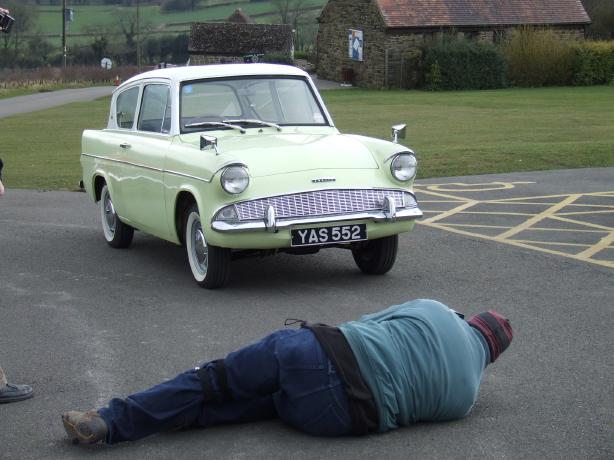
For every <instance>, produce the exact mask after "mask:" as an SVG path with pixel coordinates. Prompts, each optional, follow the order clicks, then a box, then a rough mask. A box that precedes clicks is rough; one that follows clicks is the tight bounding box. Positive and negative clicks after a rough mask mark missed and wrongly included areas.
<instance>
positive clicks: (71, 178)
mask: <svg viewBox="0 0 614 460" xmlns="http://www.w3.org/2000/svg"><path fill="white" fill-rule="evenodd" d="M323 97H324V99H325V101H326V104H327V106H328V108H329V110H330V112H331V114H332V115H333V118H334V120H335V122H336V124H337V127H338V128H339V129H340V130H341V131H342V132H346V133H360V134H366V135H370V136H375V137H380V138H389V137H390V126H391V125H392V124H396V123H399V122H406V123H407V124H408V137H407V139H405V142H404V143H405V144H406V145H409V146H411V147H412V148H414V149H415V151H416V153H417V156H418V160H419V177H422V178H426V177H437V176H455V175H465V174H485V173H498V172H512V171H527V170H539V169H557V168H583V167H596V166H614V111H613V110H612V101H613V100H614V86H600V87H586V88H584V87H576V88H543V89H506V90H493V91H459V92H437V93H432V92H422V91H367V90H358V89H353V90H348V91H337V90H333V91H324V92H323ZM108 105H109V101H108V98H105V99H103V100H99V101H95V102H87V103H76V104H71V105H68V106H64V107H59V108H55V109H50V110H45V111H41V112H37V113H31V114H25V115H18V116H14V117H9V118H4V119H0V132H1V133H2V153H1V155H2V157H3V159H4V162H5V165H6V168H5V173H4V178H5V185H6V186H7V187H9V188H10V187H18V188H33V189H45V190H49V189H51V190H57V189H74V188H75V186H76V184H77V182H78V181H79V179H80V175H81V171H80V165H79V153H80V148H81V146H80V141H81V132H82V131H83V129H86V128H101V127H103V126H104V125H105V124H106V117H107V113H108Z"/></svg>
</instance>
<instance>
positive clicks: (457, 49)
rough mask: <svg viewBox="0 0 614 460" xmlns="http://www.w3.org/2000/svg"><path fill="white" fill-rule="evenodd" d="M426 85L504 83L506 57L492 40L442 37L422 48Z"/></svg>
mask: <svg viewBox="0 0 614 460" xmlns="http://www.w3.org/2000/svg"><path fill="white" fill-rule="evenodd" d="M423 56H424V60H423V72H424V78H425V86H427V87H428V88H429V89H489V88H502V87H504V86H505V60H504V59H503V55H502V54H501V51H500V50H499V49H498V48H497V47H496V46H495V45H493V44H490V43H482V42H476V41H469V40H463V39H461V40H457V39H451V40H442V41H440V42H437V43H435V44H431V45H427V46H426V47H425V48H424V50H423Z"/></svg>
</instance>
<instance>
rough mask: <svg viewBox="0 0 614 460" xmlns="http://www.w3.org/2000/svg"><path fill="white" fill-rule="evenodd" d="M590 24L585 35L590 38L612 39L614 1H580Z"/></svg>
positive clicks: (613, 31) (613, 35)
mask: <svg viewBox="0 0 614 460" xmlns="http://www.w3.org/2000/svg"><path fill="white" fill-rule="evenodd" d="M582 3H583V4H584V8H585V9H586V12H587V13H588V15H589V17H590V18H591V21H592V24H591V25H590V26H589V27H588V29H587V33H588V36H589V37H591V38H599V39H606V40H609V39H612V38H614V0H582Z"/></svg>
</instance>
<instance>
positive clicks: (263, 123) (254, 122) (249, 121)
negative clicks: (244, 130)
mask: <svg viewBox="0 0 614 460" xmlns="http://www.w3.org/2000/svg"><path fill="white" fill-rule="evenodd" d="M223 122H224V123H236V124H241V123H246V124H251V125H260V126H269V127H271V128H275V129H276V130H277V131H281V126H279V125H277V124H275V123H270V122H268V121H262V120H256V119H252V118H244V119H238V120H223Z"/></svg>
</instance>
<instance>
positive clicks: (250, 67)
mask: <svg viewBox="0 0 614 460" xmlns="http://www.w3.org/2000/svg"><path fill="white" fill-rule="evenodd" d="M243 75H248V76H250V75H254V76H255V75H290V76H301V77H305V76H308V74H307V73H306V72H304V71H302V70H301V69H299V68H297V67H294V66H290V65H280V64H213V65H198V66H187V67H171V68H166V69H156V70H150V71H148V72H143V73H140V74H138V75H135V76H134V77H132V78H130V79H128V80H126V81H125V82H124V83H123V84H122V85H121V86H124V85H128V84H130V83H133V82H135V81H139V80H143V79H145V78H165V79H169V80H174V81H184V80H197V79H200V78H220V77H235V76H243Z"/></svg>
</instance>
